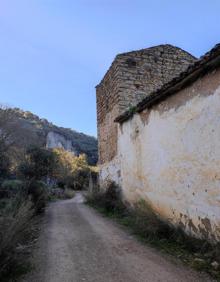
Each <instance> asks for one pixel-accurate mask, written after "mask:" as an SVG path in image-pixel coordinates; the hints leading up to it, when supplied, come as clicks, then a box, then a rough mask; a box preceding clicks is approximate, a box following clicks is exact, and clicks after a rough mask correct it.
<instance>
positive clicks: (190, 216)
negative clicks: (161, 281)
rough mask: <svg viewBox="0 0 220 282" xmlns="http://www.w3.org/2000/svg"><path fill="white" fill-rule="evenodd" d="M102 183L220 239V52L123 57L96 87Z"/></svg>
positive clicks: (167, 48) (165, 49)
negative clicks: (117, 187)
mask: <svg viewBox="0 0 220 282" xmlns="http://www.w3.org/2000/svg"><path fill="white" fill-rule="evenodd" d="M97 118H98V139H99V166H100V183H101V185H104V184H105V183H106V182H107V181H108V180H113V181H115V182H116V183H118V184H119V185H120V186H121V188H122V192H123V197H124V198H125V199H126V200H127V201H129V202H130V203H131V204H132V203H135V202H136V201H138V200H139V199H145V200H146V201H148V203H150V204H151V206H152V207H153V208H154V210H155V211H156V212H157V213H158V214H159V215H160V216H161V217H162V218H164V219H166V220H167V221H169V222H171V223H173V224H174V225H178V226H180V227H182V228H183V229H184V230H185V231H186V232H188V233H190V234H191V235H194V236H197V237H202V238H206V239H209V240H210V241H219V239H220V189H219V186H220V172H219V165H220V142H219V140H220V122H219V121H220V46H219V45H217V46H216V47H215V48H214V49H212V50H211V51H210V52H208V53H207V54H206V55H205V56H203V57H202V58H200V59H199V60H197V59H196V58H195V57H193V56H192V55H190V54H189V53H187V52H185V51H183V50H181V49H179V48H176V47H173V46H171V45H160V46H156V47H152V48H148V49H143V50H140V51H134V52H129V53H124V54H121V55H118V56H117V57H116V59H115V60H114V62H113V63H112V65H111V67H110V69H109V70H108V72H107V73H106V75H105V76H104V78H103V80H102V81H101V83H100V84H99V85H98V86H97Z"/></svg>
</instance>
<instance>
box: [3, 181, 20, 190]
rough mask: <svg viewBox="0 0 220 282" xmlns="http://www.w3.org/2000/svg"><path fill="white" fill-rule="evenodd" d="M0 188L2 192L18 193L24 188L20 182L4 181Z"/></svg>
mask: <svg viewBox="0 0 220 282" xmlns="http://www.w3.org/2000/svg"><path fill="white" fill-rule="evenodd" d="M1 187H2V189H4V190H8V191H15V192H19V191H20V190H21V189H22V188H23V187H24V183H23V181H21V180H5V181H4V182H3V183H2V185H1Z"/></svg>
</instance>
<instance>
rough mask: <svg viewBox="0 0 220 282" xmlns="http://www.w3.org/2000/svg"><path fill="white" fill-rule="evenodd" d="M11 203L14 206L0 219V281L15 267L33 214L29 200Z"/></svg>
mask: <svg viewBox="0 0 220 282" xmlns="http://www.w3.org/2000/svg"><path fill="white" fill-rule="evenodd" d="M13 203H14V206H11V207H9V208H8V210H7V209H6V211H5V214H4V216H1V217H0V278H1V279H2V280H3V277H5V276H7V273H9V272H10V271H11V269H12V268H14V267H15V266H14V263H15V261H16V260H17V256H18V255H19V251H18V250H19V247H21V244H22V243H23V242H24V241H25V240H26V239H27V237H28V235H29V232H30V222H31V220H32V217H33V212H34V210H33V208H32V203H31V202H30V201H29V200H26V201H24V202H23V203H18V202H17V199H16V200H15V201H14V202H13ZM2 280H1V281H2Z"/></svg>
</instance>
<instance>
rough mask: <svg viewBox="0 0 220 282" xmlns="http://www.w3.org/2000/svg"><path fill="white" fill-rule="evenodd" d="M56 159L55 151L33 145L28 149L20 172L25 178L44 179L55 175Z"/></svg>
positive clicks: (19, 169)
mask: <svg viewBox="0 0 220 282" xmlns="http://www.w3.org/2000/svg"><path fill="white" fill-rule="evenodd" d="M55 165H56V159H55V155H54V153H53V152H51V151H49V150H47V149H44V148H39V147H36V146H32V147H30V148H29V149H28V150H27V155H26V159H25V161H24V162H23V163H21V164H20V166H19V168H18V172H19V174H20V175H21V176H23V177H24V178H25V179H29V180H30V179H35V180H42V179H43V178H45V177H49V176H52V175H53V171H54V169H55Z"/></svg>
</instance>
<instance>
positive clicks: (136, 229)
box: [86, 183, 220, 278]
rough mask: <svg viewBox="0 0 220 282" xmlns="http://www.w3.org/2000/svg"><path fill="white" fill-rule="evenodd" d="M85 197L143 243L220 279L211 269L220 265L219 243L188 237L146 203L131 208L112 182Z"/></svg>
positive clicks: (218, 273) (218, 272)
mask: <svg viewBox="0 0 220 282" xmlns="http://www.w3.org/2000/svg"><path fill="white" fill-rule="evenodd" d="M86 198H87V203H88V204H89V205H91V206H93V207H95V208H96V209H97V210H98V211H100V212H101V213H103V214H105V215H106V216H110V217H111V218H114V219H115V220H117V221H118V222H119V223H120V224H122V225H124V226H126V227H127V228H128V229H129V230H130V231H131V232H132V233H134V234H135V235H137V236H138V238H140V239H141V240H142V241H144V242H146V243H148V244H151V245H153V246H154V247H157V248H159V249H161V250H163V251H164V252H166V253H169V254H170V255H172V256H176V257H178V259H182V261H183V262H184V263H187V264H189V265H190V266H192V267H194V268H196V269H198V268H199V270H203V271H207V272H208V273H210V274H212V275H213V276H214V277H218V278H220V269H219V270H217V271H216V270H214V269H213V267H212V266H211V263H212V262H213V261H216V262H218V263H219V264H220V244H217V245H214V246H213V245H211V244H210V243H209V242H207V241H205V240H201V239H197V238H194V237H191V236H188V235H187V234H186V233H185V232H184V231H182V230H181V229H180V228H175V227H174V226H172V225H169V224H168V223H167V222H165V221H164V220H163V219H162V218H160V217H159V215H158V214H157V213H156V212H155V211H154V210H153V209H152V207H151V205H150V204H149V203H148V202H146V201H144V200H141V201H138V202H137V203H136V204H134V205H133V206H132V207H131V206H128V205H126V204H125V203H124V202H123V201H122V199H121V193H120V189H119V187H118V186H117V185H115V184H114V183H109V185H108V187H107V189H105V190H104V189H103V190H101V191H100V190H99V191H95V192H93V193H88V195H87V197H86Z"/></svg>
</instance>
